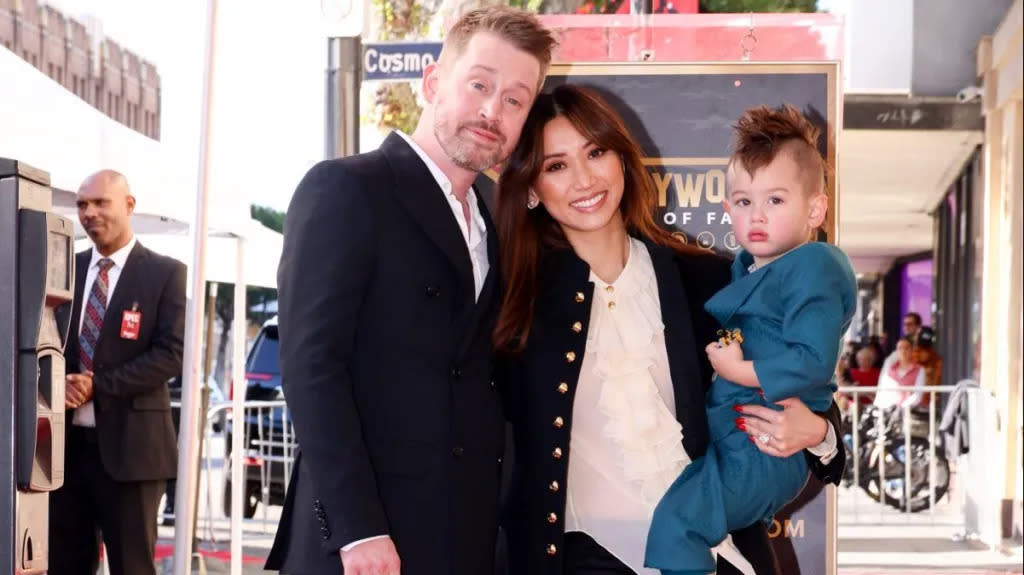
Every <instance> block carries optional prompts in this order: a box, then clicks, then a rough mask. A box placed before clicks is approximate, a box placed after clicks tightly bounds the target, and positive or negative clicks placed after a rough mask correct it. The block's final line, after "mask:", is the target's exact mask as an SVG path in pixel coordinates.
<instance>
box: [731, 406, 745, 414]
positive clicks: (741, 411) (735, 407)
mask: <svg viewBox="0 0 1024 575" xmlns="http://www.w3.org/2000/svg"><path fill="white" fill-rule="evenodd" d="M732 410H733V411H738V412H740V413H743V406H742V405H734V406H732Z"/></svg>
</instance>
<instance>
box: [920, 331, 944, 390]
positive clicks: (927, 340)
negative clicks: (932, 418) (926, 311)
mask: <svg viewBox="0 0 1024 575" xmlns="http://www.w3.org/2000/svg"><path fill="white" fill-rule="evenodd" d="M914 361H915V362H917V364H918V365H920V366H921V367H922V368H923V369H924V380H925V385H926V386H929V387H930V386H937V385H942V356H940V355H939V352H937V351H935V330H933V329H932V328H931V327H929V326H924V327H922V328H921V329H920V331H918V332H917V339H916V340H915V341H914ZM932 397H933V394H931V393H926V394H925V396H924V398H923V399H922V401H921V404H920V406H919V407H921V408H927V407H928V405H929V403H930V402H931V401H932Z"/></svg>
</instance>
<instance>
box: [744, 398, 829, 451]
mask: <svg viewBox="0 0 1024 575" xmlns="http://www.w3.org/2000/svg"><path fill="white" fill-rule="evenodd" d="M776 405H780V406H782V411H776V410H774V409H772V408H770V407H763V406H760V405H742V406H737V407H736V411H738V412H740V413H742V414H743V417H740V418H739V419H738V420H737V426H738V427H740V429H742V430H744V431H746V432H747V435H749V436H750V440H751V441H753V442H754V445H756V446H757V448H758V449H760V450H761V451H762V452H764V453H767V454H768V455H773V456H775V457H789V456H790V455H793V454H794V453H799V452H801V451H803V450H804V449H807V448H808V447H814V446H816V445H818V444H820V443H821V442H822V441H825V434H826V432H827V431H828V425H829V424H828V422H827V421H825V419H824V418H823V417H821V416H819V415H818V414H816V413H814V412H813V411H811V410H810V409H808V408H807V406H806V405H804V402H802V401H800V400H799V399H798V398H795V397H790V398H788V399H783V400H782V401H780V402H778V403H777V404H776ZM741 422H742V426H741ZM764 434H767V438H768V441H767V442H762V441H760V440H759V439H758V437H765V435H764Z"/></svg>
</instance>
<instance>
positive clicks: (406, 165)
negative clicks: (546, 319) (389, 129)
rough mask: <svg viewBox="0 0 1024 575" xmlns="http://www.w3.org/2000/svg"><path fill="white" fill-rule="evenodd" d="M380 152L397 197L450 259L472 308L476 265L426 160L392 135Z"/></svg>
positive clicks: (400, 138) (466, 300)
mask: <svg viewBox="0 0 1024 575" xmlns="http://www.w3.org/2000/svg"><path fill="white" fill-rule="evenodd" d="M380 149H381V151H382V152H383V153H384V156H385V157H386V158H387V159H388V163H389V164H391V170H392V171H393V172H394V174H395V182H396V184H397V185H396V189H395V196H397V197H398V200H399V202H400V203H401V204H402V205H403V206H404V207H405V208H406V210H407V211H408V212H409V215H410V216H411V217H412V219H413V220H415V221H416V223H417V224H418V225H419V226H420V228H422V229H423V231H424V233H426V234H427V237H429V238H430V240H431V241H432V242H434V243H435V244H436V245H437V246H438V247H439V248H441V251H443V252H444V254H445V255H446V256H448V259H449V261H451V263H452V265H453V266H455V270H456V271H457V272H458V275H459V283H460V284H461V287H460V289H461V294H462V297H463V298H464V299H465V303H466V306H472V303H473V299H474V297H475V291H474V288H473V264H472V262H471V261H470V259H469V249H468V248H467V247H466V240H465V239H464V238H463V236H462V230H460V229H459V224H458V223H457V222H456V221H455V217H454V215H453V214H452V209H451V206H450V205H449V204H448V201H447V200H446V199H445V197H444V192H443V191H442V190H441V189H440V188H438V186H437V181H436V180H435V179H434V176H433V175H431V173H430V170H429V169H428V168H427V166H426V164H424V163H423V160H422V159H420V157H419V156H418V155H417V154H416V151H415V150H413V149H412V148H411V147H409V144H408V143H406V142H405V140H403V139H402V137H401V136H399V135H398V134H395V133H392V134H391V135H389V136H388V137H387V139H385V140H384V143H383V144H381V147H380Z"/></svg>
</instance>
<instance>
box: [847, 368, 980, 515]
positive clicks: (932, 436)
mask: <svg viewBox="0 0 1024 575" xmlns="http://www.w3.org/2000/svg"><path fill="white" fill-rule="evenodd" d="M957 389H958V387H957V386H926V387H924V388H923V389H921V390H920V391H921V393H922V401H921V403H920V404H918V406H917V407H915V408H911V407H910V406H895V407H889V408H883V407H879V406H878V405H877V404H879V403H881V404H885V403H886V401H885V400H884V399H883V400H882V401H881V402H879V400H878V399H877V398H876V397H875V396H876V394H879V395H880V394H884V393H898V392H910V393H913V392H914V391H916V390H912V389H910V388H892V387H867V386H843V387H840V388H839V390H838V397H840V398H843V399H845V400H846V402H845V403H846V405H845V407H844V414H843V425H842V430H841V436H842V437H841V438H840V442H841V443H843V445H844V447H845V448H846V450H847V460H846V471H845V473H844V478H843V484H842V485H843V487H844V489H840V490H839V491H838V493H839V498H838V501H839V523H840V525H891V524H918V525H920V524H924V525H949V526H952V527H957V528H958V530H957V533H961V534H963V533H965V532H967V531H969V526H968V523H969V522H968V521H967V519H966V517H965V514H964V509H965V504H966V501H967V500H966V499H965V495H966V489H965V484H964V481H963V471H964V468H965V467H967V465H969V464H965V463H966V461H967V459H966V458H961V457H956V454H955V453H952V452H951V451H948V450H947V445H946V442H947V438H946V437H945V436H944V434H943V433H942V432H941V431H940V430H939V424H940V420H941V416H942V411H941V409H942V408H943V406H945V405H946V403H947V401H948V399H949V397H950V395H951V394H952V393H953V392H954V391H955V390H957ZM963 393H966V394H968V397H967V398H966V400H967V401H968V402H976V401H978V400H986V399H987V398H988V397H989V396H990V395H991V394H990V392H987V391H984V390H982V389H980V388H978V387H972V388H967V389H966V390H964V391H963ZM868 398H870V400H869V401H862V399H868ZM976 423H978V428H979V429H981V428H982V424H983V423H984V422H976ZM972 427H974V422H972ZM973 441H975V442H977V441H979V438H974V439H973ZM954 492H955V493H956V498H955V500H954V497H953V493H954Z"/></svg>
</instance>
